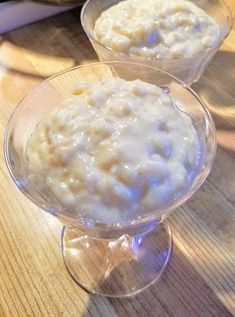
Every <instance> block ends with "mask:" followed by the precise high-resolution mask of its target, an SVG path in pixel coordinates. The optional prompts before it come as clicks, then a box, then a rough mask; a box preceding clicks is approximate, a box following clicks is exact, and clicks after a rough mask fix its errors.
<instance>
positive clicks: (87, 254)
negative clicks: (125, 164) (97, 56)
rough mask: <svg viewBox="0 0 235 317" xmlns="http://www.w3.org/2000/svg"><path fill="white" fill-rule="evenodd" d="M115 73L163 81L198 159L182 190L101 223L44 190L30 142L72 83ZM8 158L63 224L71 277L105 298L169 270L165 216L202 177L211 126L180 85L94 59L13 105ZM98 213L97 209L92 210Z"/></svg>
mask: <svg viewBox="0 0 235 317" xmlns="http://www.w3.org/2000/svg"><path fill="white" fill-rule="evenodd" d="M113 77H120V78H123V79H125V80H135V79H141V80H143V81H145V82H149V83H152V84H156V85H158V86H162V87H163V88H164V89H166V92H167V93H168V94H169V95H170V96H171V97H172V98H173V99H174V100H177V101H180V102H181V103H182V105H183V106H182V108H180V110H181V111H183V112H185V113H187V114H188V115H189V116H190V117H191V120H192V122H193V124H194V126H195V129H196V131H197V133H198V137H199V141H200V144H201V145H202V150H201V153H202V154H201V156H202V157H201V164H200V168H199V169H198V171H197V173H196V175H195V178H194V179H193V181H192V183H191V184H190V185H189V187H188V188H187V190H186V191H185V192H184V193H183V194H182V195H181V196H180V197H178V198H177V199H175V200H171V201H169V204H168V205H167V206H164V208H162V209H159V210H156V211H155V212H153V213H147V212H146V213H144V214H139V215H136V217H135V218H130V219H128V220H125V221H121V222H119V223H101V222H99V221H97V220H94V219H90V218H84V217H81V216H80V215H79V214H77V213H73V212H71V211H68V210H66V208H63V206H61V205H60V204H58V203H56V202H55V201H53V200H52V199H51V197H49V195H47V192H41V191H40V190H39V189H38V187H37V184H36V182H35V181H32V178H30V175H29V171H28V164H27V156H26V150H27V142H28V139H29V137H30V136H31V134H32V132H33V131H34V129H35V127H36V125H37V124H38V122H40V120H41V119H42V118H44V117H45V116H46V115H47V114H48V113H49V112H51V111H52V109H53V108H55V107H56V106H57V105H58V104H59V103H61V102H62V101H64V100H65V99H68V98H70V97H72V89H73V87H74V84H75V83H79V82H83V83H84V82H86V83H91V82H93V81H100V80H103V79H109V78H113ZM4 151H5V160H6V164H7V166H8V169H9V172H10V174H11V176H12V178H13V180H14V182H15V183H16V185H17V186H18V188H19V189H20V190H21V191H22V192H23V193H24V194H25V195H26V196H27V197H28V198H29V199H30V200H31V201H33V202H34V203H35V204H36V205H37V206H39V207H40V208H42V209H43V210H45V211H46V212H49V213H51V214H53V215H54V216H55V217H57V218H58V219H59V220H60V221H61V222H62V223H63V224H64V227H63V230H62V237H61V239H62V252H63V256H64V262H65V265H66V267H67V269H68V271H69V273H70V274H71V276H72V277H73V279H74V280H75V281H76V282H77V283H78V284H79V285H80V286H81V287H83V288H84V289H85V290H87V291H89V292H91V293H94V294H100V295H105V296H112V297H114V296H119V297H120V296H129V295H134V294H137V293H139V292H140V291H141V290H143V289H145V288H146V287H148V286H149V285H151V284H152V283H154V282H155V281H156V280H157V279H158V278H159V277H160V276H161V274H162V272H163V271H164V268H165V267H166V265H167V263H168V261H169V257H170V252H171V247H172V238H171V231H170V228H169V225H168V224H167V222H166V221H164V220H165V219H166V218H167V216H168V215H169V213H170V212H171V211H172V210H173V209H175V208H176V207H178V206H180V205H181V204H182V203H184V202H185V201H186V200H188V199H189V198H190V197H191V196H192V195H193V193H194V192H195V191H196V190H197V189H198V188H199V187H200V186H201V184H202V183H203V182H204V180H205V179H206V177H207V175H208V173H209V171H210V168H211V166H212V163H213V159H214V156H215V151H216V143H215V127H214V123H213V120H212V118H211V116H210V114H209V112H208V110H207V109H206V107H205V105H204V104H203V102H202V101H201V100H200V99H199V98H198V97H197V95H196V94H195V93H194V92H193V91H192V90H191V89H190V88H189V87H188V86H186V85H185V84H184V83H183V82H181V81H179V80H178V79H176V78H175V77H173V76H171V75H169V74H167V73H165V72H162V71H161V70H158V69H154V68H152V67H149V66H144V65H140V64H133V63H125V62H104V63H94V64H90V65H84V66H79V67H75V68H72V69H70V70H67V71H64V72H62V73H59V74H58V75H56V76H54V77H51V78H49V79H48V80H46V81H44V82H43V83H42V84H40V85H39V86H37V87H36V88H34V89H33V90H32V91H31V92H30V93H29V94H28V95H27V96H26V97H24V99H23V100H22V101H21V102H20V103H19V104H18V106H17V107H16V109H15V111H14V112H13V114H12V116H11V118H10V120H9V123H8V125H7V128H6V133H5V140H4ZM94 213H95V210H94Z"/></svg>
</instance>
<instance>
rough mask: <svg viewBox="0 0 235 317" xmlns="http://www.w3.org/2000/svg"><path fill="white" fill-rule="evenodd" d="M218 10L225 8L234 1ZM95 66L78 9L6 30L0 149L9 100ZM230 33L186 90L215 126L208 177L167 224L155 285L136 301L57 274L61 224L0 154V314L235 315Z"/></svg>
mask: <svg viewBox="0 0 235 317" xmlns="http://www.w3.org/2000/svg"><path fill="white" fill-rule="evenodd" d="M228 3H229V4H230V6H231V7H232V8H233V10H235V2H234V0H229V1H228ZM94 60H96V56H95V54H94V52H93V50H92V47H91V45H90V44H89V41H88V40H87V38H86V36H85V35H84V33H83V31H82V29H81V25H80V22H79V10H78V9H77V10H75V11H71V12H68V13H64V14H62V15H59V16H57V17H53V18H50V19H47V20H45V21H42V22H39V23H36V24H33V25H31V26H27V27H25V28H22V29H19V30H15V31H13V32H11V33H9V34H6V35H4V36H2V39H1V43H0V135H1V138H0V147H1V149H2V148H3V135H4V129H5V126H6V124H7V121H8V119H9V116H10V113H11V112H12V110H13V109H14V107H15V105H16V104H17V102H18V101H19V100H20V99H21V98H22V97H23V96H24V95H25V94H26V93H27V92H28V91H29V90H30V89H31V88H32V87H34V86H35V85H37V84H38V83H39V82H41V81H42V80H43V79H44V78H46V77H48V76H51V75H53V74H55V73H57V72H58V71H61V70H63V69H67V68H68V67H71V66H75V65H78V64H82V63H87V62H90V61H94ZM234 87H235V29H233V31H232V32H231V34H230V36H229V37H228V38H227V39H226V41H225V43H224V45H223V46H222V48H221V49H220V51H219V52H218V53H217V54H216V56H215V57H214V59H213V61H212V62H211V64H210V66H209V67H208V69H207V70H206V72H205V73H204V75H203V76H202V78H201V79H200V80H199V82H197V83H196V84H194V85H193V88H194V89H195V90H196V91H197V92H198V94H199V95H200V96H201V97H202V98H203V99H204V101H205V102H206V104H207V106H208V107H209V109H210V111H211V113H212V115H213V116H214V119H215V122H216V127H217V140H218V152H217V157H216V161H215V164H214V167H213V169H212V172H211V174H210V176H209V178H208V179H207V181H206V182H205V184H204V185H203V186H202V188H201V189H200V190H199V191H198V192H197V193H196V195H195V196H194V197H193V198H192V199H191V200H190V201H189V202H188V203H187V204H185V205H183V206H182V207H181V208H179V209H177V210H176V211H175V212H174V213H173V214H172V216H170V217H169V222H170V223H171V226H172V228H173V235H174V250H173V254H172V257H171V261H170V264H169V266H168V268H167V270H166V272H165V274H164V275H163V276H162V278H161V279H160V280H159V281H158V282H157V283H156V284H154V285H153V286H152V287H150V288H148V289H147V290H146V291H144V292H143V293H141V294H140V295H138V296H136V297H134V298H129V299H107V298H103V297H99V296H91V295H89V294H87V293H86V292H85V291H83V290H82V289H81V288H80V287H79V286H78V285H77V284H76V283H75V282H74V281H73V280H72V278H71V277H70V275H69V274H68V272H67V271H66V269H65V266H64V263H63V260H62V255H61V250H60V232H61V228H62V225H61V224H60V223H59V222H57V220H56V219H55V218H54V217H52V216H50V215H48V214H46V213H45V212H43V211H41V210H40V209H38V208H37V207H36V206H34V205H33V204H32V203H31V202H30V201H29V200H27V199H26V198H25V197H24V196H23V195H22V194H21V193H20V192H19V191H18V190H17V188H16V186H15V185H14V184H13V182H12V180H11V179H10V176H9V174H8V171H7V169H6V166H5V163H4V157H3V153H2V152H1V156H0V229H1V230H0V250H1V253H0V316H1V317H17V316H20V317H24V316H32V317H34V316H43V317H47V316H53V317H54V316H68V317H71V316H76V317H77V316H86V317H88V316H92V317H99V316H101V317H106V316H107V317H108V316H144V317H151V316H154V317H155V316H156V317H157V316H159V317H165V316H173V317H188V316H206V317H207V316H208V317H209V316H215V317H224V316H235V230H234V228H235V195H234V192H235V159H234V158H235V88H234Z"/></svg>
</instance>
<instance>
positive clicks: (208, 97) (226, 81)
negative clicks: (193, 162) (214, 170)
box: [192, 50, 235, 155]
mask: <svg viewBox="0 0 235 317" xmlns="http://www.w3.org/2000/svg"><path fill="white" fill-rule="evenodd" d="M192 88H193V89H194V90H195V91H196V92H197V93H198V95H199V96H200V97H201V98H202V99H203V100H204V102H205V103H206V105H207V107H208V109H209V110H210V112H211V114H212V115H213V118H214V121H215V125H216V129H217V141H218V145H219V146H221V147H222V148H223V149H224V150H226V151H227V152H229V153H230V154H232V155H235V52H227V51H223V50H221V51H218V52H217V54H216V55H215V57H214V58H213V60H212V62H211V64H210V65H209V67H208V68H207V70H206V71H205V73H204V74H203V76H202V77H201V79H200V80H199V81H198V82H197V83H195V84H193V85H192Z"/></svg>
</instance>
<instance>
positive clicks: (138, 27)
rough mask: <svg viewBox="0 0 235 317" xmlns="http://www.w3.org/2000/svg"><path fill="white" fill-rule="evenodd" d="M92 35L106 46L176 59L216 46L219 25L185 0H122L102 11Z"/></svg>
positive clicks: (123, 50) (134, 52)
mask: <svg viewBox="0 0 235 317" xmlns="http://www.w3.org/2000/svg"><path fill="white" fill-rule="evenodd" d="M94 34H95V38H96V39H97V40H98V41H99V42H100V43H102V44H104V45H106V46H108V47H109V48H111V49H113V50H115V51H118V52H121V53H125V54H130V55H132V54H133V55H138V56H144V57H146V58H151V59H165V58H170V59H176V58H181V57H192V56H193V55H195V54H198V53H200V52H203V51H206V50H208V49H211V48H215V47H217V46H218V44H219V41H220V27H219V25H218V24H217V23H216V22H215V21H214V20H213V18H212V17H211V16H209V15H208V14H207V13H206V12H205V11H203V10H202V9H201V8H199V7H197V6H196V5H195V4H193V3H192V2H190V1H186V0H170V1H169V0H168V1H166V0H145V1H142V0H125V1H121V2H119V3H118V4H116V5H114V6H112V7H110V8H109V9H107V10H106V11H104V12H102V14H101V15H100V17H99V18H98V19H97V20H96V22H95V26H94Z"/></svg>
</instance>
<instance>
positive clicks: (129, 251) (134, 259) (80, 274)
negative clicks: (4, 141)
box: [62, 224, 172, 297]
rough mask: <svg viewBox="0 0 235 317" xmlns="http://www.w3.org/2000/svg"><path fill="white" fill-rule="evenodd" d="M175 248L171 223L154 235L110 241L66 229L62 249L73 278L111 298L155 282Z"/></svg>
mask: <svg viewBox="0 0 235 317" xmlns="http://www.w3.org/2000/svg"><path fill="white" fill-rule="evenodd" d="M171 247H172V237H171V230H170V227H169V225H168V224H159V225H158V226H157V228H156V229H155V230H153V231H151V232H148V233H145V234H142V235H138V236H134V237H132V236H129V235H127V234H125V235H123V236H121V237H120V238H119V239H115V240H107V239H96V238H93V237H88V236H87V235H84V233H81V232H80V231H78V230H77V229H71V228H69V227H64V228H63V231H62V250H63V256H64V262H65V265H66V267H67V269H68V271H69V273H70V274H71V276H72V277H73V279H74V280H75V281H76V282H77V283H78V284H79V285H80V286H81V287H83V288H84V289H85V290H86V291H88V292H91V293H93V294H99V295H103V296H109V297H122V296H131V295H135V294H137V293H139V292H140V291H142V290H144V289H145V288H146V287H148V286H149V285H151V284H152V283H154V282H155V281H156V280H157V279H158V278H159V277H160V276H161V274H162V272H163V271H164V268H165V267H166V265H167V263H168V260H169V257H170V253H171Z"/></svg>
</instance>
